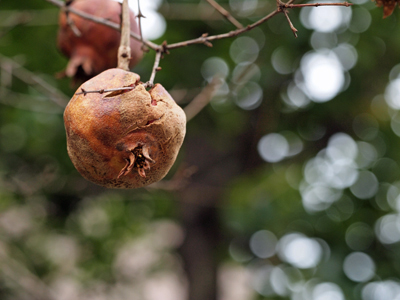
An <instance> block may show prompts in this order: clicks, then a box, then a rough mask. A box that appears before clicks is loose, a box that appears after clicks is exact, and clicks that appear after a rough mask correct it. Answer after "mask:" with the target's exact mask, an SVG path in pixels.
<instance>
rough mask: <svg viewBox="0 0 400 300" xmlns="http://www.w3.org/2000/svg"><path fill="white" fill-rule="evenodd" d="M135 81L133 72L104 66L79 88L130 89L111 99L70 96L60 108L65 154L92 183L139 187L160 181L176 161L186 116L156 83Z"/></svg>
mask: <svg viewBox="0 0 400 300" xmlns="http://www.w3.org/2000/svg"><path fill="white" fill-rule="evenodd" d="M139 80H140V77H139V75H137V74H135V73H131V72H127V71H124V70H121V69H110V70H107V71H105V72H103V73H101V74H99V75H98V76H96V77H94V78H92V79H90V80H89V81H87V82H85V83H84V84H83V85H82V86H81V87H80V88H79V89H78V91H80V90H81V89H82V88H83V89H84V90H86V91H93V90H102V89H105V90H106V89H113V88H118V87H125V86H132V84H133V85H134V86H135V88H134V89H133V90H129V91H124V93H118V94H115V95H114V96H112V97H109V94H108V95H107V94H106V93H104V94H100V93H87V94H79V95H77V94H75V95H74V97H73V98H72V99H71V100H70V102H69V104H68V105H67V107H66V109H65V112H64V123H65V129H66V133H67V146H68V154H69V156H70V158H71V161H72V163H73V164H74V165H75V167H76V169H77V170H78V171H79V172H80V173H81V174H82V176H83V177H85V178H86V179H88V180H90V181H92V182H94V183H96V184H99V185H102V186H105V187H108V188H139V187H143V186H146V185H149V184H151V183H153V182H156V181H159V180H161V179H162V178H163V177H164V176H165V175H166V174H167V173H168V171H169V169H170V168H171V166H172V165H173V163H174V162H175V159H176V156H177V154H178V151H179V149H180V147H181V145H182V142H183V139H184V136H185V131H186V129H185V128H186V118H185V114H184V112H183V110H182V109H181V108H180V107H179V106H178V105H177V104H176V103H175V101H174V100H173V99H172V98H171V96H170V95H169V93H168V92H167V91H166V90H165V89H164V88H163V87H162V86H161V85H159V84H156V85H155V86H154V88H152V89H151V90H150V91H147V90H146V89H145V88H144V87H143V85H142V84H139ZM107 96H108V97H107ZM153 101H155V102H156V103H157V105H152V103H153Z"/></svg>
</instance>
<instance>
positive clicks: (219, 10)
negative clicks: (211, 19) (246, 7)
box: [207, 0, 243, 29]
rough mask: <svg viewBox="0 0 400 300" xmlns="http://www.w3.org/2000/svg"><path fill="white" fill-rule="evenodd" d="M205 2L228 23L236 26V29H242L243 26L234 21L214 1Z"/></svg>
mask: <svg viewBox="0 0 400 300" xmlns="http://www.w3.org/2000/svg"><path fill="white" fill-rule="evenodd" d="M207 2H208V3H209V4H210V5H211V6H212V7H214V8H215V9H216V10H217V11H218V12H219V13H220V14H221V15H223V16H224V17H225V18H226V19H227V20H228V21H229V22H231V23H232V24H233V25H235V26H236V28H238V29H242V28H243V25H242V24H241V23H240V22H239V21H238V20H236V19H235V18H234V17H233V16H232V15H231V14H230V13H229V12H228V11H227V10H226V9H225V8H223V7H222V6H221V5H219V4H218V3H217V2H215V1H214V0H207Z"/></svg>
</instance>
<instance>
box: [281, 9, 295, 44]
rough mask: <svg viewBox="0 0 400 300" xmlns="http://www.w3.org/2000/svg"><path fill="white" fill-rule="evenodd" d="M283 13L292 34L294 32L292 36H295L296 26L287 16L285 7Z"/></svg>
mask: <svg viewBox="0 0 400 300" xmlns="http://www.w3.org/2000/svg"><path fill="white" fill-rule="evenodd" d="M283 13H284V14H285V17H286V20H287V21H288V23H289V26H290V29H291V30H292V32H293V34H294V37H295V38H297V31H298V30H297V29H296V27H294V26H293V23H292V21H291V20H290V18H289V13H288V12H287V9H286V8H284V9H283Z"/></svg>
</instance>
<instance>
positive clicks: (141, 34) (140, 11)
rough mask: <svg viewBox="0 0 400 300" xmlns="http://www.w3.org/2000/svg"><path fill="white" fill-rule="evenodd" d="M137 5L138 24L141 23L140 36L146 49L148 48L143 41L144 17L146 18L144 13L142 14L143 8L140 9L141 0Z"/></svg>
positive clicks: (144, 49)
mask: <svg viewBox="0 0 400 300" xmlns="http://www.w3.org/2000/svg"><path fill="white" fill-rule="evenodd" d="M137 5H138V15H137V18H138V24H139V34H140V38H141V42H142V50H143V51H146V50H147V48H146V47H145V46H146V45H145V44H144V43H143V31H142V18H146V17H145V16H144V15H143V14H142V10H141V9H140V0H137Z"/></svg>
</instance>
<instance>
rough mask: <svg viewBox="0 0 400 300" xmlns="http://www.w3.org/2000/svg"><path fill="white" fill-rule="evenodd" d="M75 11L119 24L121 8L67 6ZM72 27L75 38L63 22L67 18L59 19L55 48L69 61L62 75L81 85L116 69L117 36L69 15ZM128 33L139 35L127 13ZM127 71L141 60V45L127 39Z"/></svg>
mask: <svg viewBox="0 0 400 300" xmlns="http://www.w3.org/2000/svg"><path fill="white" fill-rule="evenodd" d="M69 7H71V8H74V9H76V10H79V11H83V12H85V13H87V14H90V15H94V16H97V17H101V18H104V19H107V20H109V21H112V22H114V23H117V24H120V14H121V4H120V3H118V2H116V1H113V0H74V1H72V3H71V4H70V5H69ZM68 16H69V18H70V20H71V21H72V23H73V24H74V25H75V26H76V28H78V30H79V31H80V33H81V36H77V35H76V34H75V33H74V32H73V30H72V29H71V26H70V25H69V24H68V22H67V15H66V13H65V12H63V11H61V13H60V15H59V31H58V40H57V46H58V48H59V49H60V50H61V52H62V53H63V54H64V55H65V56H66V57H68V58H69V59H70V60H69V62H68V66H67V68H66V70H65V75H66V76H68V77H74V79H75V81H76V82H80V83H82V82H84V81H86V80H88V79H90V78H91V77H93V76H95V75H97V74H99V73H101V72H103V71H105V70H107V69H110V68H115V67H116V66H117V63H118V61H117V57H118V56H117V54H118V47H119V44H120V37H121V35H120V33H119V32H118V31H116V30H114V29H112V28H110V27H108V26H105V25H102V24H98V23H95V22H93V21H89V20H86V19H83V18H81V17H79V16H77V15H75V14H73V13H69V14H68ZM130 26H131V31H133V32H135V33H138V34H139V28H138V25H137V23H136V20H135V16H134V14H133V12H132V11H130ZM130 47H131V61H130V67H133V66H134V65H136V64H137V63H138V62H139V60H140V59H141V58H142V54H143V53H142V50H141V44H140V42H138V41H137V40H135V39H133V38H131V40H130Z"/></svg>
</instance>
